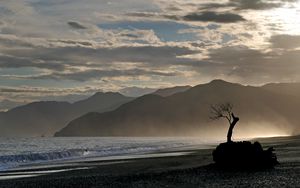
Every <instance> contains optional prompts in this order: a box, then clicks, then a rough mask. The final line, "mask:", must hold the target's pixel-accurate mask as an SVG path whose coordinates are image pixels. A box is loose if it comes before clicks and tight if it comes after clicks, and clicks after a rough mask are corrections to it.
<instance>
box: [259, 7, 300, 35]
mask: <svg viewBox="0 0 300 188" xmlns="http://www.w3.org/2000/svg"><path fill="white" fill-rule="evenodd" d="M263 14H264V16H265V17H266V21H268V20H269V21H270V22H269V23H272V24H269V23H267V25H268V26H269V27H270V30H271V32H274V33H277V32H278V33H285V34H291V35H297V34H300V2H296V3H295V4H294V5H293V6H289V7H282V8H277V9H273V10H270V11H266V12H264V13H263Z"/></svg>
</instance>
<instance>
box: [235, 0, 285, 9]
mask: <svg viewBox="0 0 300 188" xmlns="http://www.w3.org/2000/svg"><path fill="white" fill-rule="evenodd" d="M230 4H231V5H232V6H234V7H236V9H240V10H245V9H253V10H265V9H272V8H278V7H280V6H282V4H281V3H274V2H264V1H262V0H231V1H230V3H229V5H230Z"/></svg>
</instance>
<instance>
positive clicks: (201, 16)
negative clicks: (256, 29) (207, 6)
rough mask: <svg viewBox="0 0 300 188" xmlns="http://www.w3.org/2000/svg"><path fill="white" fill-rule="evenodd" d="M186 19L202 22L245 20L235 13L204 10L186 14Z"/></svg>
mask: <svg viewBox="0 0 300 188" xmlns="http://www.w3.org/2000/svg"><path fill="white" fill-rule="evenodd" d="M184 20H186V21H202V22H219V23H235V22H240V21H245V19H244V18H243V17H242V16H240V15H238V14H233V13H217V12H202V13H191V14H188V15H185V16H184Z"/></svg>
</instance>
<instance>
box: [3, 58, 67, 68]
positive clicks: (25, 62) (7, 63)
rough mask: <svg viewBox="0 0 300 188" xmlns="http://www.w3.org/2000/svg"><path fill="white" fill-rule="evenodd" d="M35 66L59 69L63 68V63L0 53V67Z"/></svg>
mask: <svg viewBox="0 0 300 188" xmlns="http://www.w3.org/2000/svg"><path fill="white" fill-rule="evenodd" d="M21 67H36V68H41V69H50V70H56V71H61V70H64V69H65V65H64V64H63V63H60V62H53V61H52V62H51V61H47V62H45V61H36V60H32V59H31V58H22V57H16V56H7V55H0V68H21Z"/></svg>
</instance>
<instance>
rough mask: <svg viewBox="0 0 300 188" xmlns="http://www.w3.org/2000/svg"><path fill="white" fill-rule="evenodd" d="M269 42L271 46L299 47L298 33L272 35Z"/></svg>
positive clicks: (299, 38) (283, 47)
mask: <svg viewBox="0 0 300 188" xmlns="http://www.w3.org/2000/svg"><path fill="white" fill-rule="evenodd" d="M270 43H271V44H272V47H273V48H282V49H292V48H298V47H300V35H273V36H272V37H271V39H270Z"/></svg>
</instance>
